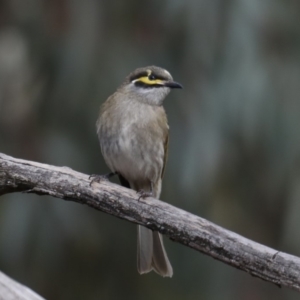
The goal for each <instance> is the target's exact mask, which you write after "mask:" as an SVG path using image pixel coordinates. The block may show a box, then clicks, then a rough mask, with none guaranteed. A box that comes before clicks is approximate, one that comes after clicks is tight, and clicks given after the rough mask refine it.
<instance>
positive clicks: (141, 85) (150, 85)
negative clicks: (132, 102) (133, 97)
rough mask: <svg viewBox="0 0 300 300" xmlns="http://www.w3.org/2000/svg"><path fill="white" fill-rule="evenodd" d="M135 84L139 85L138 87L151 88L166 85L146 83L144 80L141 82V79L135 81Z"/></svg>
mask: <svg viewBox="0 0 300 300" xmlns="http://www.w3.org/2000/svg"><path fill="white" fill-rule="evenodd" d="M134 85H135V86H138V87H142V88H145V89H151V88H161V87H164V86H163V85H161V84H146V83H144V82H141V81H136V82H135V83H134Z"/></svg>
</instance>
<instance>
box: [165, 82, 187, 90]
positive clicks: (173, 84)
mask: <svg viewBox="0 0 300 300" xmlns="http://www.w3.org/2000/svg"><path fill="white" fill-rule="evenodd" d="M163 85H164V86H167V87H169V88H171V89H183V86H182V85H181V84H180V83H178V82H175V81H166V82H165V83H164V84H163Z"/></svg>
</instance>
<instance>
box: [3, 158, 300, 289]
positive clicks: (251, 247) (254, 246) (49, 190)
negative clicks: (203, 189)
mask: <svg viewBox="0 0 300 300" xmlns="http://www.w3.org/2000/svg"><path fill="white" fill-rule="evenodd" d="M18 191H19V192H20V191H23V192H30V193H36V194H40V195H51V196H54V197H57V198H61V199H65V200H70V201H75V202H79V203H82V204H87V205H88V206H91V207H93V208H95V209H97V210H100V211H103V212H105V213H108V214H111V215H114V216H116V217H118V218H121V219H125V220H128V221H130V222H134V223H138V224H142V225H144V226H146V227H148V228H150V229H153V230H157V231H159V232H161V233H163V234H165V235H166V236H168V237H169V238H170V239H171V240H173V241H176V242H179V243H181V244H183V245H186V246H189V247H190V248H193V249H195V250H198V251H200V252H202V253H205V254H207V255H209V256H212V257H213V258H215V259H218V260H220V261H222V262H225V263H227V264H228V265H231V266H233V267H235V268H238V269H241V270H243V271H246V272H248V273H250V274H251V275H253V276H257V277H259V278H261V279H263V280H266V281H269V282H272V283H275V284H277V285H279V286H286V287H289V288H293V289H295V290H298V291H300V258H298V257H295V256H292V255H289V254H286V253H282V252H277V251H276V250H274V249H271V248H269V247H266V246H263V245H260V244H258V243H255V242H253V241H251V240H249V239H246V238H244V237H242V236H240V235H238V234H235V233H233V232H230V231H228V230H226V229H223V228H221V227H219V226H217V225H215V224H213V223H211V222H209V221H207V220H205V219H202V218H200V217H197V216H195V215H193V214H190V213H188V212H185V211H183V210H181V209H179V208H176V207H174V206H171V205H169V204H167V203H164V202H162V201H159V200H156V199H153V198H147V199H143V200H142V201H137V199H138V196H137V195H136V193H135V192H134V191H132V190H129V189H126V188H123V187H121V186H118V185H116V184H112V183H110V182H103V183H101V184H98V183H93V185H92V186H91V187H90V180H89V177H88V176H87V175H85V174H82V173H78V172H76V171H73V170H72V169H70V168H67V167H55V166H50V165H46V164H41V163H37V162H31V161H25V160H20V159H16V158H13V157H9V156H6V155H4V154H0V195H3V194H6V193H10V192H18Z"/></svg>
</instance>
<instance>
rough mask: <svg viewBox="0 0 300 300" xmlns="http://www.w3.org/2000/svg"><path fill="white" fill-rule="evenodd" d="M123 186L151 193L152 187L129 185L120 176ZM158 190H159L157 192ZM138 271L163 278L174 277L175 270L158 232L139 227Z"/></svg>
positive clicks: (155, 193)
mask: <svg viewBox="0 0 300 300" xmlns="http://www.w3.org/2000/svg"><path fill="white" fill-rule="evenodd" d="M119 179H120V182H121V184H122V186H124V187H127V188H132V189H134V190H136V191H138V190H139V189H143V190H145V191H150V188H149V187H150V185H149V184H146V185H140V184H139V185H137V186H136V185H135V184H134V183H132V182H131V183H129V182H128V181H127V180H126V179H125V178H124V177H123V176H122V175H120V174H119ZM157 188H158V190H157ZM159 193H160V185H158V186H157V187H156V189H155V190H154V197H159ZM137 240H138V242H137V269H138V272H139V273H140V274H145V273H149V272H150V271H152V270H154V271H155V272H156V273H158V274H159V275H161V276H163V277H172V276H173V269H172V266H171V263H170V261H169V259H168V255H167V253H166V250H165V247H164V244H163V239H162V236H161V234H160V233H159V232H157V231H152V230H150V229H148V228H146V227H143V226H140V225H138V238H137Z"/></svg>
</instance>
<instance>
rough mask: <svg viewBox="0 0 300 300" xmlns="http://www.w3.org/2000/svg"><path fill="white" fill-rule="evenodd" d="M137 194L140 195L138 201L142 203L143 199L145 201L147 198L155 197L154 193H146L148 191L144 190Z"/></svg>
mask: <svg viewBox="0 0 300 300" xmlns="http://www.w3.org/2000/svg"><path fill="white" fill-rule="evenodd" d="M137 194H138V196H139V199H138V201H140V200H141V199H145V198H147V197H153V192H152V191H150V192H146V191H144V190H139V191H138V192H137Z"/></svg>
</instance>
